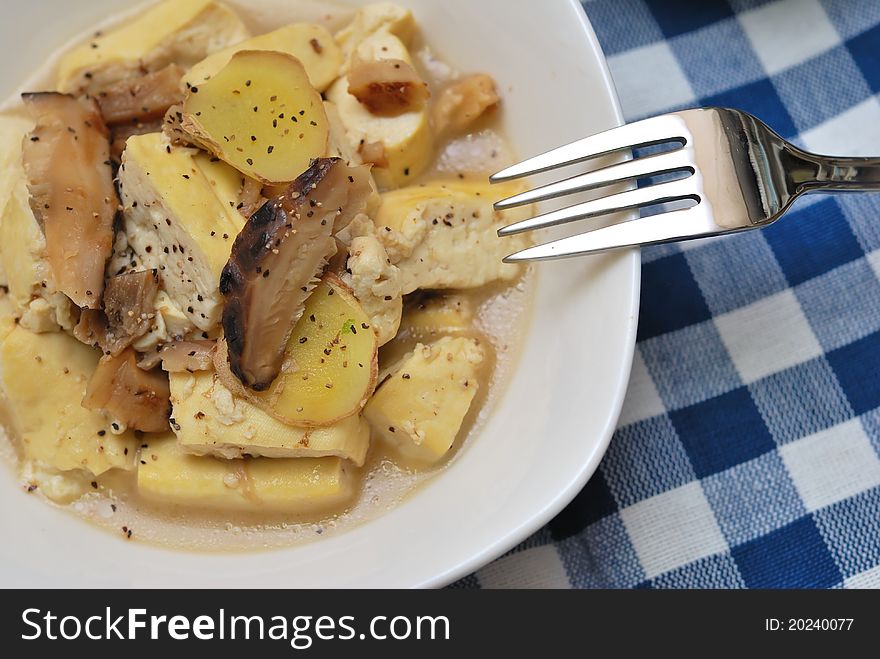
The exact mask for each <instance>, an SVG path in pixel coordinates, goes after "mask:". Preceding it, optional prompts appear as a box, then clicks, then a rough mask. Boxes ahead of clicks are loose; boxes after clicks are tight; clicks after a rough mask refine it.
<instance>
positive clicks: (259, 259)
mask: <svg viewBox="0 0 880 659" xmlns="http://www.w3.org/2000/svg"><path fill="white" fill-rule="evenodd" d="M371 192H372V189H371V187H370V182H369V170H368V169H367V168H366V167H363V166H360V167H348V166H347V165H346V164H345V163H344V162H342V161H341V160H339V159H338V158H321V159H318V160H315V161H314V162H313V163H312V166H311V167H309V169H308V170H306V171H305V172H304V173H303V174H302V175H301V176H300V177H299V178H297V179H296V180H295V181H294V182H293V183H291V184H290V187H289V188H288V189H287V191H286V192H285V193H284V194H282V195H281V196H279V197H276V198H274V199H272V200H270V201H268V202H267V203H266V204H265V205H264V206H263V207H262V208H261V209H260V210H259V211H257V212H256V213H255V214H254V215H253V217H251V219H250V220H248V222H247V223H246V224H245V226H244V228H243V229H242V231H241V233H240V234H239V235H238V238H236V240H235V244H234V245H233V248H232V254H231V256H230V258H229V263H227V264H226V267H225V268H224V269H223V275H222V277H221V279H220V291H221V292H222V293H223V296H224V297H225V299H226V307H225V309H224V311H223V330H224V334H225V336H226V341H227V343H228V345H229V365H230V368H231V369H232V372H233V373H234V374H235V375H236V377H237V378H238V379H239V380H241V382H242V383H244V384H245V385H246V386H249V387H252V388H253V389H256V390H263V389H266V388H267V387H268V386H269V385H270V384H271V383H272V381H273V380H274V379H275V377H276V376H277V375H278V372H279V371H280V369H281V362H282V359H283V356H284V348H285V346H286V344H287V339H288V337H289V335H290V332H291V331H292V330H293V326H294V325H295V324H296V321H297V320H299V317H300V315H301V314H302V310H303V303H304V302H305V300H306V298H307V297H308V296H309V293H310V292H311V290H312V288H313V287H314V286H315V284H316V283H317V277H318V276H320V274H321V271H322V270H323V269H324V266H325V265H326V263H327V259H329V258H330V257H331V256H333V254H335V252H336V241H335V239H334V238H333V232H334V231H338V230H340V229H342V228H344V227H345V226H346V225H347V224H348V223H349V222H350V221H351V219H352V218H353V217H354V216H355V215H357V214H358V213H361V212H363V210H364V209H365V208H366V204H367V200H368V198H369V196H370V194H371Z"/></svg>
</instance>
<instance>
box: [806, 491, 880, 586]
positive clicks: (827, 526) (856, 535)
mask: <svg viewBox="0 0 880 659" xmlns="http://www.w3.org/2000/svg"><path fill="white" fill-rule="evenodd" d="M878 511H880V487H875V488H873V489H871V490H867V491H865V492H860V493H859V494H857V495H855V496H853V497H851V498H849V499H844V500H843V501H839V502H838V503H835V504H833V505H831V506H828V507H827V508H823V509H822V510H819V511H818V512H816V513H815V516H816V525H817V526H818V527H819V531H820V532H821V533H822V536H823V537H824V538H825V542H826V543H827V545H828V547H829V548H830V549H831V554H832V555H833V556H834V560H835V562H836V563H837V565H838V567H839V568H840V570H841V572H842V573H843V576H844V577H851V576H853V575H855V574H858V573H860V572H863V571H865V570H868V569H870V568H872V567H874V566H875V565H878V564H880V514H878Z"/></svg>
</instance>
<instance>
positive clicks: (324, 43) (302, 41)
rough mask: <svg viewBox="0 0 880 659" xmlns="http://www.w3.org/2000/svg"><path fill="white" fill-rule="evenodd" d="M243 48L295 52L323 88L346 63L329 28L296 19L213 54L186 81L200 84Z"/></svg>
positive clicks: (316, 82) (315, 81) (315, 83)
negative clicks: (298, 21) (293, 21)
mask: <svg viewBox="0 0 880 659" xmlns="http://www.w3.org/2000/svg"><path fill="white" fill-rule="evenodd" d="M240 50H276V51H278V52H282V53H288V54H289V55H293V56H294V57H295V58H296V59H298V60H299V61H300V62H301V63H302V65H303V67H304V68H305V70H306V73H307V74H308V76H309V82H311V83H312V87H314V88H315V89H317V90H318V91H319V92H323V91H324V90H325V89H327V87H329V86H330V83H331V82H333V81H334V80H336V78H337V76H338V75H339V69H340V67H341V66H342V51H341V50H340V49H339V46H337V45H336V42H335V41H334V40H333V37H332V36H331V35H330V33H329V32H328V31H327V28H325V27H323V26H321V25H314V24H312V23H294V24H293V25H286V26H284V27H282V28H279V29H277V30H275V31H273V32H268V33H266V34H261V35H259V36H256V37H252V38H250V39H247V40H245V41H242V42H241V43H238V44H236V45H235V46H230V47H229V48H224V49H223V50H221V51H219V52H216V53H213V54H212V55H209V56H208V57H206V58H205V59H204V60H202V61H201V62H199V63H198V64H196V65H195V66H194V67H193V68H191V69H190V70H189V71H188V72H187V73H186V75H185V76H184V77H183V81H184V83H189V84H190V85H195V86H198V85H200V84H201V83H203V82H205V81H206V80H209V79H210V78H212V77H213V76H214V75H215V74H216V73H217V72H218V71H219V70H220V69H222V68H223V67H224V66H226V64H227V63H228V62H229V60H230V59H231V58H232V56H233V55H234V54H235V53H237V52H238V51H240Z"/></svg>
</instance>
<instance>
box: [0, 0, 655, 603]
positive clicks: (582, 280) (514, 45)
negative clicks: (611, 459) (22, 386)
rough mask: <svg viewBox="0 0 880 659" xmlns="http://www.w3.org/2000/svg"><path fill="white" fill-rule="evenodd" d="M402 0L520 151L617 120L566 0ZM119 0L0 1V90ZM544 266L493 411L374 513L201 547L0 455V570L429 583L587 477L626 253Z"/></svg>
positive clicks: (175, 580) (113, 579) (145, 582)
mask: <svg viewBox="0 0 880 659" xmlns="http://www.w3.org/2000/svg"><path fill="white" fill-rule="evenodd" d="M245 1H246V0H237V4H242V3H244V2H245ZM263 1H265V0H263ZM273 1H274V2H278V0H273ZM399 2H400V3H401V4H403V5H407V6H410V7H411V8H412V9H413V11H414V12H415V14H416V17H417V19H418V21H419V23H420V24H421V25H422V26H423V28H424V31H425V33H426V34H427V35H428V38H429V41H430V42H431V43H432V44H433V45H435V46H436V47H437V48H438V50H439V51H440V52H441V53H442V54H443V55H444V56H445V57H446V58H447V59H448V60H449V61H450V62H451V63H452V64H453V65H456V66H458V67H459V68H461V69H462V70H465V71H468V70H479V71H487V72H489V73H491V74H492V75H493V76H495V78H496V79H497V80H498V82H499V83H500V88H501V89H502V90H503V95H504V98H505V110H504V121H505V124H506V128H507V131H508V134H509V135H510V136H511V137H512V139H513V141H514V145H515V148H516V149H517V151H518V152H519V153H520V155H523V156H524V155H531V154H533V153H538V152H540V151H542V150H546V149H547V148H550V147H552V146H556V145H558V144H562V143H564V142H566V141H570V140H573V139H575V138H578V137H581V136H583V135H586V134H588V133H591V132H595V131H598V130H602V129H605V128H610V127H612V126H615V125H618V124H620V122H621V116H620V111H619V108H618V104H617V99H616V96H615V92H614V89H613V86H612V84H611V81H610V78H609V75H608V70H607V68H606V65H605V60H604V57H603V56H602V52H601V50H600V48H599V44H598V42H597V40H596V36H595V34H594V33H593V30H592V28H591V27H590V25H589V23H588V22H587V19H586V17H585V16H584V14H583V11H582V9H581V8H580V6H579V4H578V3H577V2H576V1H575V0H553V1H552V2H535V1H533V0H480V1H479V2H473V0H444V2H437V1H436V0H399ZM127 4H128V3H127V2H125V0H90V1H89V2H76V3H70V2H68V1H67V0H35V1H34V2H28V3H24V2H21V3H5V4H4V7H3V9H2V10H0V14H2V20H0V43H3V45H4V49H5V52H6V53H14V54H15V56H14V57H7V58H6V60H5V62H6V63H5V64H3V65H2V67H0V96H2V97H5V96H7V95H8V94H10V93H12V91H13V90H14V89H16V88H17V87H18V85H20V84H21V83H22V81H23V80H24V79H25V78H26V77H28V76H29V74H30V73H31V72H33V71H34V70H35V69H37V68H38V67H40V66H41V65H42V64H43V62H44V59H45V55H46V53H47V52H52V50H54V49H55V48H56V47H58V46H60V45H61V44H63V43H64V42H65V41H67V40H68V39H69V38H71V37H72V36H74V35H76V34H78V33H80V32H82V31H83V30H87V29H89V28H90V27H91V26H93V25H94V24H95V23H96V21H99V20H101V19H104V18H106V17H107V16H108V15H110V14H111V13H112V12H113V11H118V10H120V9H124V8H125V7H126V5H127ZM350 4H360V3H355V2H351V3H350ZM74 6H75V9H74ZM538 280H539V282H538V292H537V300H536V304H535V308H534V316H533V319H532V321H531V328H530V331H529V334H528V339H527V342H526V345H525V347H524V350H523V353H522V356H521V358H520V361H519V365H518V369H517V372H516V375H515V376H514V378H513V380H512V382H511V383H510V385H509V387H508V389H507V391H506V392H505V393H504V395H503V396H502V398H501V400H500V401H499V403H498V404H497V406H496V409H495V410H494V413H493V414H492V416H491V418H490V419H489V421H488V423H487V424H486V425H485V427H484V428H483V430H482V432H481V433H480V435H479V436H477V437H475V438H473V441H471V442H470V443H469V444H468V445H467V446H466V447H465V450H464V451H463V452H462V453H461V454H460V455H459V456H458V457H457V459H456V460H455V461H454V463H453V464H452V465H451V466H450V468H449V469H448V470H447V471H445V472H444V473H442V474H441V475H440V476H439V477H437V478H434V479H433V480H431V481H430V482H429V483H428V484H426V485H425V486H423V487H422V488H421V489H419V490H418V491H417V492H416V493H415V494H413V495H412V496H410V497H408V498H407V499H406V500H405V501H404V502H403V503H402V504H401V505H399V506H398V507H397V508H395V509H393V510H392V511H390V512H388V513H386V514H385V515H383V516H381V517H379V518H377V519H375V520H373V521H370V522H368V523H365V524H362V525H361V526H359V527H355V528H353V529H352V530H349V531H347V532H343V533H340V534H337V535H332V536H330V537H326V538H322V539H318V540H317V541H314V542H311V543H308V544H304V545H301V546H297V547H293V548H289V549H280V550H274V551H270V552H267V553H262V554H259V555H257V556H255V557H254V558H255V559H256V560H252V559H248V558H246V557H245V558H243V557H242V556H241V555H218V554H210V555H198V554H195V553H187V552H178V551H171V550H167V549H162V548H159V547H154V546H148V545H146V544H140V543H136V542H126V541H124V540H123V539H121V538H117V537H115V536H114V535H111V534H109V533H107V532H105V531H102V530H99V529H97V528H93V527H92V526H90V525H89V524H87V523H85V522H83V521H81V520H80V519H77V518H75V517H74V516H72V515H70V514H68V513H65V512H62V511H59V510H55V509H53V508H51V507H50V506H48V505H46V504H45V503H44V502H42V501H40V500H39V499H38V498H36V497H28V496H26V495H24V494H22V493H21V491H20V489H19V488H18V487H17V483H16V481H15V479H14V478H13V477H12V474H11V473H10V470H8V469H0V519H2V520H3V530H4V534H5V536H6V538H7V540H6V541H5V542H3V543H0V585H2V586H5V587H47V586H56V587H57V586H61V587H67V586H85V587H128V586H132V587H137V586H140V587H154V586H155V587H158V586H175V587H205V586H228V587H245V586H249V587H299V586H321V587H338V586H364V587H366V586H378V587H412V586H441V585H444V584H447V583H449V582H451V581H453V580H455V579H457V578H459V577H461V576H464V575H466V574H467V573H468V572H470V571H472V570H475V569H477V568H479V567H480V566H481V565H483V564H484V563H486V562H488V561H490V560H492V559H494V558H496V557H497V556H499V555H500V554H502V553H503V552H505V551H507V550H508V549H510V548H511V547H513V546H514V545H515V544H516V543H518V542H519V541H521V540H523V539H524V538H525V537H526V536H528V535H529V534H531V533H532V532H534V531H535V530H537V529H538V528H540V527H541V526H542V525H543V524H545V523H546V522H547V521H549V520H550V519H551V518H552V517H553V516H554V515H555V514H556V513H558V512H559V511H560V510H561V509H562V508H563V507H564V506H565V505H566V504H567V503H568V502H569V501H570V500H571V499H572V498H573V497H574V496H575V494H577V492H578V491H579V490H580V489H581V488H582V487H583V486H584V484H585V483H586V482H587V479H588V478H589V477H590V475H592V473H593V472H594V470H595V469H596V466H597V465H598V463H599V460H600V459H601V457H602V454H603V453H604V452H605V448H606V446H607V444H608V441H609V439H610V437H611V433H612V431H613V430H614V426H615V423H616V421H617V417H618V413H619V411H620V407H621V403H622V401H623V396H624V393H625V390H626V385H627V380H628V376H629V371H630V363H631V359H632V351H633V345H634V342H635V328H636V316H637V309H638V297H639V259H638V253H637V252H635V251H630V252H625V253H618V254H615V255H606V256H601V257H594V258H589V259H581V260H574V261H568V262H556V263H545V264H541V266H540V268H539V276H538Z"/></svg>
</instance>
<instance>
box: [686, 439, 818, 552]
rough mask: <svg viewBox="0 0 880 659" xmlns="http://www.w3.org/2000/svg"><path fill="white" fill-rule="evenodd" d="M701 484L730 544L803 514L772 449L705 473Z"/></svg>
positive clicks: (801, 506)
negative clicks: (739, 462)
mask: <svg viewBox="0 0 880 659" xmlns="http://www.w3.org/2000/svg"><path fill="white" fill-rule="evenodd" d="M702 485H703V491H704V492H705V493H706V499H708V501H709V504H710V505H711V506H712V511H713V512H714V513H715V518H716V519H717V520H718V526H719V527H721V531H722V533H724V537H725V538H726V539H727V542H728V544H730V545H731V546H734V545H739V544H742V543H744V542H748V541H749V540H754V539H755V538H756V537H758V536H760V535H764V534H766V533H769V532H770V531H774V530H776V529H778V528H780V527H782V526H785V525H786V524H789V523H790V522H793V521H794V520H796V519H798V518H799V517H802V516H803V515H805V514H806V510H805V509H804V505H803V503H802V502H801V499H800V497H799V496H798V493H797V490H796V489H795V487H794V484H793V483H792V482H791V478H789V476H788V472H787V471H786V469H785V465H784V464H783V462H782V459H781V458H780V457H779V454H778V453H777V452H776V451H771V452H769V453H765V454H764V455H762V456H760V457H757V458H755V459H754V460H749V461H748V462H744V463H742V464H739V465H736V466H735V467H731V468H730V469H727V470H726V471H721V472H718V473H717V474H712V475H710V476H707V477H706V478H704V479H703V481H702Z"/></svg>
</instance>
